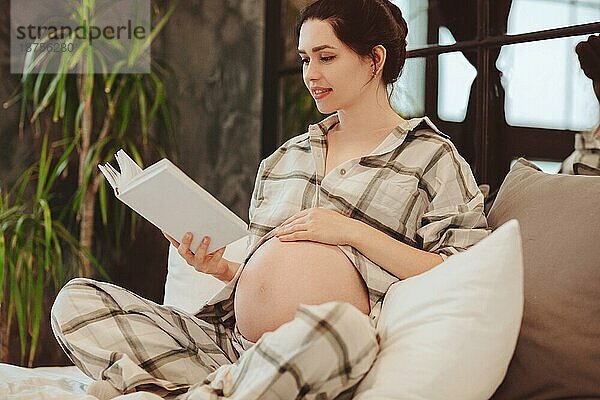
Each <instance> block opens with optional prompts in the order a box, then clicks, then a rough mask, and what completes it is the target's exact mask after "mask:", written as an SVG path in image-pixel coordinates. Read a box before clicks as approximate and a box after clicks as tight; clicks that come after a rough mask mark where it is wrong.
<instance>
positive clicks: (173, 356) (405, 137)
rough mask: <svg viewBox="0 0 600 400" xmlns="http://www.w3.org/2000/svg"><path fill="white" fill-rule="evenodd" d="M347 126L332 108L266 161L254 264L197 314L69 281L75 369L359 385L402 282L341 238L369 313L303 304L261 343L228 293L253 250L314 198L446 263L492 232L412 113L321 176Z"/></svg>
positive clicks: (448, 149) (297, 389)
mask: <svg viewBox="0 0 600 400" xmlns="http://www.w3.org/2000/svg"><path fill="white" fill-rule="evenodd" d="M338 121H339V120H338V117H337V115H332V116H330V117H328V118H326V119H325V120H323V121H321V122H320V123H319V124H315V125H311V126H310V127H309V131H308V132H307V133H305V134H303V135H299V136H296V137H294V138H292V139H290V140H288V141H287V142H286V143H284V144H283V145H282V146H281V147H280V148H279V149H278V150H277V151H276V152H275V153H273V154H272V155H271V156H269V157H268V158H267V159H265V160H263V161H262V162H261V164H260V167H259V171H258V174H257V179H256V183H255V187H254V192H253V195H252V199H251V204H250V225H249V243H248V252H247V255H246V258H245V261H244V263H242V265H241V267H240V268H239V269H238V271H237V272H236V274H235V276H234V278H233V279H232V280H231V281H230V282H229V283H228V284H227V285H226V286H225V287H224V288H223V290H221V291H220V292H219V293H217V294H216V295H215V296H214V297H213V299H211V300H210V301H209V302H208V303H207V305H205V306H204V307H203V308H202V309H201V310H199V311H198V313H196V314H195V315H189V314H186V313H184V312H182V311H180V310H177V309H174V308H170V307H165V306H159V305H157V304H154V303H152V302H150V301H148V300H145V299H143V298H141V297H139V296H136V295H135V294H133V293H131V292H128V291H126V290H125V289H122V288H118V287H116V286H114V285H110V284H106V283H99V282H93V281H87V280H75V281H72V282H71V283H70V284H68V285H67V286H66V287H65V288H64V289H63V291H61V294H59V296H58V298H57V301H56V303H55V305H54V307H53V312H52V325H53V329H54V331H55V334H56V336H57V338H58V340H59V342H60V343H61V345H62V347H63V348H64V349H65V351H66V352H67V354H68V355H69V356H70V357H71V359H72V360H73V361H74V362H75V364H76V365H78V366H79V367H80V368H81V369H82V370H83V371H84V372H86V373H87V374H88V375H90V376H92V377H93V378H94V379H109V380H110V381H111V383H113V384H114V385H115V386H116V387H117V388H119V389H121V390H124V391H131V390H134V388H136V387H140V386H141V387H146V388H147V387H153V388H157V387H158V388H163V389H166V390H168V391H178V390H186V389H187V388H190V386H191V389H190V390H189V392H188V393H187V394H186V398H187V399H189V400H197V399H198V400H199V399H209V398H218V397H219V396H222V397H225V398H236V399H255V398H261V399H270V398H273V399H280V398H281V399H286V398H315V399H316V398H318V399H331V398H334V397H335V396H336V395H338V394H339V393H341V392H344V391H346V393H348V391H351V389H352V387H353V386H355V385H356V383H357V382H358V381H359V380H360V379H361V378H362V376H364V374H366V372H367V371H368V369H369V368H370V365H371V363H372V362H373V361H374V359H375V356H376V353H377V348H378V346H377V338H376V334H375V330H374V325H375V322H376V319H377V316H378V313H379V310H380V308H381V303H382V300H383V297H384V295H385V293H386V291H387V290H388V288H389V286H390V285H391V284H392V283H394V282H396V281H397V280H398V279H397V278H396V277H395V276H393V275H391V274H390V273H388V272H387V271H386V270H384V269H383V268H381V267H380V266H379V265H377V264H375V263H374V262H372V261H371V260H370V259H369V258H368V257H366V256H365V255H363V254H361V253H360V252H358V251H357V250H356V249H354V248H352V247H350V246H339V248H340V249H341V250H342V251H343V252H344V253H345V254H346V256H347V257H348V258H349V260H350V261H351V262H352V263H353V265H354V266H355V267H356V268H357V270H358V271H359V273H360V274H361V276H362V278H363V279H364V281H365V283H366V285H367V288H368V291H369V298H370V302H371V315H370V317H371V318H370V319H369V317H367V316H365V315H363V314H361V313H360V312H359V311H358V310H357V309H355V308H354V307H352V306H350V305H348V304H343V303H326V304H323V305H319V306H300V307H299V308H298V313H297V315H296V318H295V319H294V320H293V321H291V322H289V323H287V324H284V325H283V326H282V327H280V328H279V329H277V330H276V331H275V332H270V333H267V334H265V335H264V336H263V337H262V338H261V339H260V340H259V341H258V342H257V343H256V344H255V345H253V344H252V343H250V342H248V341H245V340H244V339H243V338H242V337H241V335H240V334H239V332H238V331H237V329H236V325H235V312H234V309H233V304H234V302H233V299H234V294H235V287H236V284H237V281H238V279H239V277H240V275H241V272H242V270H243V267H244V265H245V262H246V261H248V260H249V259H250V257H251V256H252V254H253V253H254V251H256V249H257V248H258V247H259V246H260V245H261V244H263V243H264V242H266V241H267V240H268V239H270V238H271V237H272V236H273V230H274V228H276V227H277V226H278V225H279V224H281V223H282V222H283V221H285V220H286V219H287V218H288V217H290V216H291V215H293V214H294V213H296V212H298V211H301V210H303V209H306V208H310V207H325V208H330V209H333V210H336V211H338V212H340V213H342V214H343V215H346V216H348V217H351V218H355V219H358V220H361V221H363V222H365V223H367V224H369V225H371V226H374V227H376V228H377V229H379V230H381V231H383V232H385V233H387V234H388V235H390V236H392V237H394V238H395V239H397V240H399V241H402V242H404V243H406V244H409V245H411V246H414V247H417V248H421V249H424V250H427V251H430V252H435V253H438V254H440V255H441V256H442V257H443V258H446V257H447V256H450V255H452V254H455V253H457V252H459V251H462V250H465V249H466V248H468V247H470V246H471V245H473V244H475V243H476V242H477V241H479V240H480V239H482V238H483V237H485V236H486V235H487V234H488V233H489V230H487V221H486V219H485V216H484V214H483V195H482V194H481V192H480V191H479V189H478V187H477V185H476V183H475V179H474V178H473V175H472V173H471V170H470V168H469V166H468V164H467V163H466V162H465V161H464V159H463V158H462V157H461V156H460V155H459V154H458V152H457V151H456V148H455V147H454V145H453V144H452V142H451V141H450V140H449V139H448V137H447V136H445V135H443V134H442V133H441V132H439V131H438V130H437V129H436V128H435V126H433V124H432V123H431V122H430V121H429V120H428V119H427V118H418V119H413V120H409V121H405V123H403V124H401V125H400V126H398V127H396V128H395V129H394V130H393V131H392V132H391V133H390V134H389V135H388V137H387V138H386V139H385V140H384V141H383V142H382V143H381V144H380V145H379V146H378V147H377V148H376V149H375V150H373V151H372V152H371V153H370V154H369V155H366V156H363V157H361V158H360V159H353V160H349V161H346V162H345V163H343V164H341V165H339V166H338V167H336V168H335V169H333V170H332V171H330V172H329V173H328V174H327V175H326V176H325V174H324V171H325V157H326V149H327V141H326V134H327V132H328V131H329V129H331V128H332V127H333V126H335V125H336V124H337V123H338ZM194 384H195V385H194ZM192 385H194V386H192ZM215 396H217V397H215Z"/></svg>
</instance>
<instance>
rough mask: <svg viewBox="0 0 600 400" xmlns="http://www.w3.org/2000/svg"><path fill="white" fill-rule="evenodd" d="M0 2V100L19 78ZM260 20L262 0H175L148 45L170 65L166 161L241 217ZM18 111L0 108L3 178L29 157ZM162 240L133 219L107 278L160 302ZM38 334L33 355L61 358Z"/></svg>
mask: <svg viewBox="0 0 600 400" xmlns="http://www.w3.org/2000/svg"><path fill="white" fill-rule="evenodd" d="M9 6H10V1H9V0H0V104H2V103H4V102H5V101H6V100H7V99H8V98H9V97H11V94H12V93H13V92H14V91H15V90H16V89H17V86H18V84H19V75H13V74H10V65H9V61H10V59H9V57H10V52H9V49H10V36H9V25H10V13H9V10H10V7H9ZM263 30H264V1H263V0H259V1H256V0H225V1H214V0H210V1H201V0H185V1H182V2H180V4H179V6H178V8H177V10H176V11H175V14H174V15H173V16H172V17H171V19H170V20H169V21H168V23H167V26H166V28H165V30H164V31H163V32H162V33H161V37H160V38H159V40H157V41H156V42H155V44H154V45H153V48H152V57H153V58H157V59H162V60H163V61H164V63H165V64H166V66H167V68H168V69H170V71H171V72H170V76H169V77H168V78H167V97H168V99H169V101H170V105H171V111H172V117H173V123H174V126H175V140H176V153H177V156H176V160H174V161H175V162H176V164H177V165H179V166H180V167H181V169H182V170H183V171H184V172H186V173H187V174H188V175H190V176H191V177H192V178H193V179H194V180H196V181H197V182H198V183H199V184H201V185H202V186H204V187H205V188H206V189H207V190H209V191H210V192H211V193H212V194H213V195H214V196H215V197H217V198H218V199H219V200H221V201H222V202H223V203H224V204H226V205H227V206H228V207H229V208H231V209H232V210H233V211H234V212H235V213H237V214H238V215H239V216H240V217H241V218H243V219H245V220H247V218H248V204H249V199H250V195H251V191H252V187H253V184H254V178H255V174H256V170H257V168H258V163H259V161H260V127H261V112H262V108H261V107H262V69H263V52H264V43H263V41H264V37H263ZM18 120H19V106H18V104H17V105H15V106H13V107H10V108H8V109H4V108H1V109H0V184H2V185H3V186H7V185H10V184H12V183H13V182H14V181H15V179H16V178H17V176H18V175H19V174H20V173H21V172H22V171H23V169H24V168H25V167H26V166H27V165H29V164H30V162H32V161H34V160H35V159H36V157H37V155H36V154H34V152H33V151H31V150H30V143H29V142H28V140H27V139H26V137H24V138H19V135H18ZM159 134H160V133H159ZM145 161H146V163H147V164H150V163H152V162H154V161H157V160H145ZM167 245H168V242H167V241H166V240H165V239H164V237H163V236H162V234H161V233H160V232H159V231H158V230H157V229H156V228H154V227H153V226H151V225H150V224H148V223H146V222H145V221H142V226H141V227H140V230H139V232H138V234H137V236H136V238H135V240H133V241H132V242H130V243H128V244H127V246H125V249H126V252H125V254H122V255H121V256H119V257H116V258H117V259H118V260H117V261H115V262H114V263H113V264H112V265H105V267H106V268H107V270H108V272H109V274H110V276H111V278H112V280H113V281H114V283H116V284H118V285H121V286H124V287H126V288H128V289H131V290H133V291H134V292H136V293H139V294H140V295H142V296H144V297H147V298H149V299H151V300H153V301H156V302H162V297H163V287H164V282H165V277H166V261H167V251H168V246H167ZM50 300H51V299H50ZM50 300H49V303H50ZM49 305H50V304H48V306H49ZM13 340H14V344H15V350H16V351H15V353H14V356H15V357H14V359H13V360H12V362H18V339H17V338H16V337H14V338H13ZM40 340H41V342H40V346H39V351H38V353H39V356H38V358H37V360H36V365H50V364H61V363H66V362H67V360H66V358H65V357H64V356H62V352H61V351H60V350H59V349H58V346H57V344H56V343H55V342H54V339H53V337H52V336H51V335H50V334H49V326H48V324H43V326H42V337H41V339H40Z"/></svg>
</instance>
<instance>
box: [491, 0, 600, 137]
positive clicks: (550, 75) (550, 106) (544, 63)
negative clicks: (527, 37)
mask: <svg viewBox="0 0 600 400" xmlns="http://www.w3.org/2000/svg"><path fill="white" fill-rule="evenodd" d="M532 16H535V18H532ZM598 20H600V0H571V1H555V0H514V1H513V5H512V9H511V12H510V15H509V19H508V32H509V33H511V34H517V33H523V32H529V31H535V30H543V29H549V28H556V27H564V26H568V25H575V24H583V23H588V22H596V21H598ZM586 38H587V36H577V37H569V38H562V39H554V40H545V41H539V42H532V43H522V44H517V45H511V46H504V47H503V48H502V51H501V53H500V57H498V62H497V64H496V65H497V67H498V69H500V70H501V71H502V73H503V85H504V88H505V90H506V102H505V112H506V119H507V122H508V123H509V124H510V125H513V126H531V127H540V128H554V129H571V130H575V131H579V130H584V129H589V128H591V127H593V126H594V125H595V124H596V123H597V122H598V101H597V99H596V97H595V95H594V92H593V89H592V84H591V81H590V80H589V79H588V78H586V77H585V75H584V74H583V72H582V71H581V68H580V66H579V61H578V59H577V55H576V54H575V51H574V49H575V46H576V45H577V43H578V42H579V41H581V40H584V39H586Z"/></svg>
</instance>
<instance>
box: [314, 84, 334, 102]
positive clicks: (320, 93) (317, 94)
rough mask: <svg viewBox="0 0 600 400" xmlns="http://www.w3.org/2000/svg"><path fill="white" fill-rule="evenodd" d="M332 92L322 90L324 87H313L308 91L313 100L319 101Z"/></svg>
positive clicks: (327, 89) (329, 89)
mask: <svg viewBox="0 0 600 400" xmlns="http://www.w3.org/2000/svg"><path fill="white" fill-rule="evenodd" d="M332 91H333V89H331V88H324V87H314V88H311V89H310V93H311V94H312V96H313V98H314V99H315V100H320V99H322V98H324V97H326V96H327V95H329V93H331V92H332Z"/></svg>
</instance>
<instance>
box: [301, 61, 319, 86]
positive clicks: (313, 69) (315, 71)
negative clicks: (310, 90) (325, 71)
mask: <svg viewBox="0 0 600 400" xmlns="http://www.w3.org/2000/svg"><path fill="white" fill-rule="evenodd" d="M320 77H321V72H320V70H319V66H318V63H316V62H314V61H313V60H310V61H309V62H308V64H305V65H304V80H305V81H306V83H308V82H311V81H314V80H317V79H319V78H320Z"/></svg>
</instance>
